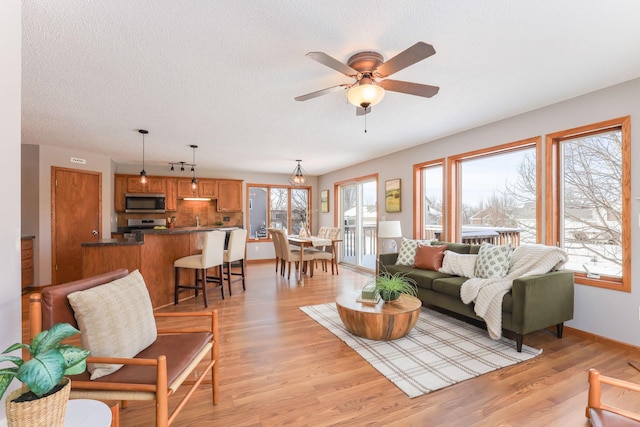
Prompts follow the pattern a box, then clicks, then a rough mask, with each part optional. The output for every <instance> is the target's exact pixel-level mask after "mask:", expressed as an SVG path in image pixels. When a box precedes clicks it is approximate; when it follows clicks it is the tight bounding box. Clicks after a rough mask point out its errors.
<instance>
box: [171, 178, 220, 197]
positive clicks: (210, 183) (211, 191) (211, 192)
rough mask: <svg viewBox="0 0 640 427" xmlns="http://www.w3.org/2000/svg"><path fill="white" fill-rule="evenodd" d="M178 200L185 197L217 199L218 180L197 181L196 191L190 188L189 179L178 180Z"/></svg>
mask: <svg viewBox="0 0 640 427" xmlns="http://www.w3.org/2000/svg"><path fill="white" fill-rule="evenodd" d="M177 192H178V198H179V199H183V198H185V197H208V198H211V199H216V198H217V197H218V180H217V179H207V178H200V179H198V185H197V186H196V189H195V190H194V189H192V188H191V179H178V191H177Z"/></svg>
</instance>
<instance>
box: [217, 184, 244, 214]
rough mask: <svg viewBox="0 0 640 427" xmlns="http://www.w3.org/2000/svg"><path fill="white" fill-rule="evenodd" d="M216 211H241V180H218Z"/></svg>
mask: <svg viewBox="0 0 640 427" xmlns="http://www.w3.org/2000/svg"><path fill="white" fill-rule="evenodd" d="M217 206H218V207H217V209H218V212H241V211H242V181H236V180H218V205H217Z"/></svg>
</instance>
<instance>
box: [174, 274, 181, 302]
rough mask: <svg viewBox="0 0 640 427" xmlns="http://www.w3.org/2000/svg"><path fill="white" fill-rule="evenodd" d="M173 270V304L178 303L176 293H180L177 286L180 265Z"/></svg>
mask: <svg viewBox="0 0 640 427" xmlns="http://www.w3.org/2000/svg"><path fill="white" fill-rule="evenodd" d="M174 270H175V274H176V281H175V283H174V286H175V290H174V297H173V303H174V304H175V305H178V294H179V293H180V288H178V285H179V284H180V267H174Z"/></svg>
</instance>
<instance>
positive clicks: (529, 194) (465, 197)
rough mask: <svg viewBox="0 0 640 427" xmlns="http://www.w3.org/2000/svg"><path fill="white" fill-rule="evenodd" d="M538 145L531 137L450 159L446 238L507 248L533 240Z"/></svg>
mask: <svg viewBox="0 0 640 427" xmlns="http://www.w3.org/2000/svg"><path fill="white" fill-rule="evenodd" d="M540 142H541V139H540V138H533V139H528V140H523V141H517V142H513V143H509V144H504V145H500V146H496V147H491V148H488V149H485V150H480V151H474V152H470V153H465V154H461V155H458V156H454V157H451V158H450V163H449V166H450V172H449V176H450V177H451V179H450V180H449V185H450V187H449V188H450V197H449V205H450V210H449V212H452V213H453V215H452V216H453V218H452V220H451V222H450V224H449V228H448V229H449V236H453V237H452V238H453V239H454V240H456V241H462V242H465V243H480V242H485V241H486V242H492V243H496V244H506V243H509V244H511V245H513V246H517V245H519V244H521V243H536V242H538V241H539V239H540V237H539V236H540V233H539V231H540V230H539V227H540V224H541V221H540V217H541V214H540V206H541V205H540V198H539V197H538V196H539V194H540V193H539V191H540V190H539V188H538V182H540V180H539V174H540V169H539V167H538V162H537V158H538V157H539V156H538V153H539V151H540ZM449 238H451V237H449Z"/></svg>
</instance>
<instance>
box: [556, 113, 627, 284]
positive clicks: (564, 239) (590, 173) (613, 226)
mask: <svg viewBox="0 0 640 427" xmlns="http://www.w3.org/2000/svg"><path fill="white" fill-rule="evenodd" d="M629 128H630V119H629V117H623V118H620V119H615V120H611V121H607V122H602V123H596V124H594V125H589V126H585V127H582V128H577V129H571V130H567V131H563V132H558V133H555V134H552V135H548V136H547V171H548V172H547V185H548V190H547V193H548V200H547V244H550V245H558V246H560V247H562V248H563V249H564V250H566V251H567V253H568V254H569V262H568V263H567V265H566V266H565V268H567V269H570V270H574V271H575V272H576V282H577V283H582V284H587V285H593V286H601V287H606V288H612V289H618V290H624V291H630V290H631V284H630V280H631V265H630V259H631V254H630V249H631V244H630V241H629V236H631V230H630V222H631V221H630V208H631V206H630V198H631V197H630V193H631V191H630V188H629V187H630V185H629V183H630V177H631V172H630V164H631V143H630V129H629ZM554 166H555V167H554ZM625 183H626V184H625Z"/></svg>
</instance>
